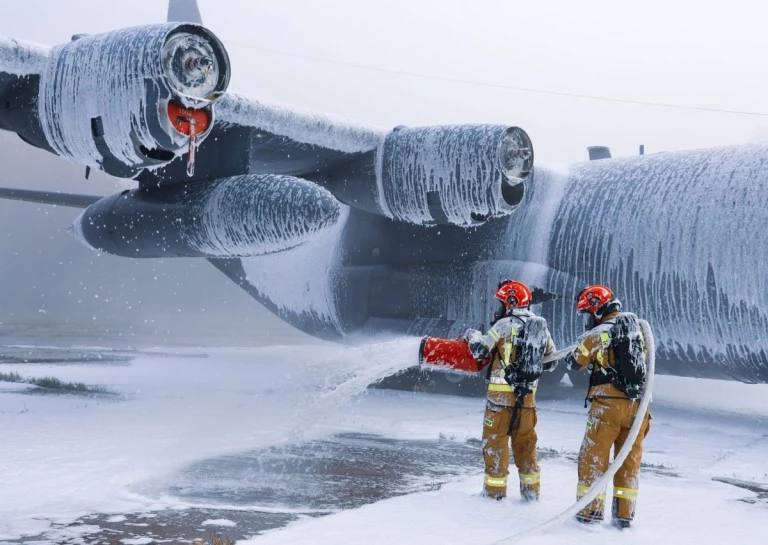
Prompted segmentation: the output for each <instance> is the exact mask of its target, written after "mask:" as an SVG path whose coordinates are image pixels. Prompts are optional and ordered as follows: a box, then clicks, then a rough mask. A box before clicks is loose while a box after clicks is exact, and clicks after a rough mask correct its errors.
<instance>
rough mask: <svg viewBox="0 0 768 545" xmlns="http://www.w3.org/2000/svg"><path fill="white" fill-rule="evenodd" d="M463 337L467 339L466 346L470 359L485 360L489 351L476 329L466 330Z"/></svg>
mask: <svg viewBox="0 0 768 545" xmlns="http://www.w3.org/2000/svg"><path fill="white" fill-rule="evenodd" d="M464 335H465V336H466V337H467V344H468V345H469V351H470V352H471V353H472V357H473V358H475V359H476V360H481V359H483V358H487V357H488V355H489V354H490V353H491V351H490V350H489V349H488V347H487V346H486V345H485V340H483V334H482V333H480V332H479V331H478V330H476V329H468V330H467V331H466V332H465V333H464Z"/></svg>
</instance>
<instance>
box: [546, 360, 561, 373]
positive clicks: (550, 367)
mask: <svg viewBox="0 0 768 545" xmlns="http://www.w3.org/2000/svg"><path fill="white" fill-rule="evenodd" d="M559 363H560V360H554V361H546V362H544V366H543V367H544V370H545V371H549V372H550V373H551V372H553V371H554V370H555V369H557V365H558V364H559Z"/></svg>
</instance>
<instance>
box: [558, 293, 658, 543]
mask: <svg viewBox="0 0 768 545" xmlns="http://www.w3.org/2000/svg"><path fill="white" fill-rule="evenodd" d="M576 309H577V312H578V313H580V314H584V315H585V317H586V320H587V323H586V328H587V331H586V333H584V334H583V335H582V336H581V337H580V338H579V340H578V342H577V345H576V348H575V349H574V351H573V353H572V354H571V355H570V356H569V361H568V362H566V366H567V367H568V368H569V369H571V368H577V369H580V370H584V369H587V370H590V371H591V374H590V380H589V385H590V386H589V391H588V393H587V399H586V400H585V407H586V401H587V400H588V401H590V402H591V407H590V410H589V417H588V419H587V429H586V432H585V434H584V439H583V441H582V444H581V450H580V451H579V482H578V485H577V492H576V495H577V498H581V497H582V496H584V495H585V494H586V493H587V491H588V490H589V487H590V486H591V485H592V483H593V482H595V481H596V480H597V479H598V478H600V476H601V475H602V474H603V473H605V471H606V470H607V468H608V463H609V458H610V450H611V447H613V448H614V456H615V455H616V454H617V453H618V452H619V450H621V447H622V446H623V445H624V442H625V440H626V438H627V434H628V433H629V429H630V427H631V426H632V423H633V421H634V419H635V415H636V412H637V409H638V406H639V404H640V403H639V401H640V400H639V398H638V397H639V396H638V395H637V394H638V388H640V389H641V388H642V385H643V384H644V382H643V381H644V375H642V376H641V377H640V379H639V380H638V378H637V377H634V380H636V381H638V384H635V385H634V388H633V386H632V384H631V381H630V380H629V379H626V380H625V378H624V377H623V376H622V372H621V371H622V370H623V369H625V365H622V364H621V363H620V361H617V357H616V354H617V353H618V352H619V349H618V348H617V346H618V345H617V344H616V343H615V341H614V342H612V336H614V337H616V336H617V335H618V334H617V333H616V331H617V330H616V328H614V325H615V324H616V322H617V321H619V320H621V318H620V317H621V316H627V315H628V316H631V317H634V319H635V320H636V317H635V316H634V314H629V313H622V312H621V301H619V300H618V299H617V298H615V297H614V295H613V292H612V291H611V289H610V288H608V287H606V286H600V285H594V286H588V287H586V288H584V289H583V290H582V291H581V292H580V293H579V295H578V296H577V297H576ZM621 321H622V323H623V320H621ZM635 338H636V339H637V343H638V349H637V350H636V352H639V354H638V356H639V357H640V358H644V352H645V341H644V339H643V338H642V332H640V331H639V329H638V330H637V331H636V335H635ZM622 353H623V352H622ZM624 359H625V360H628V359H630V358H629V357H625V358H624ZM642 362H643V363H644V359H642ZM643 369H644V367H643ZM623 374H625V375H629V374H631V373H630V372H626V373H623ZM627 392H629V393H627ZM650 418H651V415H650V411H647V412H646V414H645V415H644V416H643V423H642V426H641V428H640V432H639V434H638V435H637V438H636V439H635V442H634V444H633V445H632V449H631V451H630V453H629V456H627V459H626V460H625V461H624V463H623V464H622V466H621V468H620V469H619V470H618V472H617V473H616V475H615V476H614V478H613V504H612V515H613V518H612V524H613V525H615V526H617V527H618V528H621V529H624V528H629V527H630V525H631V523H632V519H633V518H634V515H635V501H636V499H637V489H638V474H639V472H640V461H641V458H642V455H643V439H644V438H645V436H646V435H647V434H648V431H649V429H650ZM604 501H605V494H604V493H603V494H601V495H599V496H598V497H597V498H596V499H595V500H594V501H593V502H592V503H591V504H590V505H588V506H587V507H586V508H584V509H582V510H581V511H579V513H578V514H577V515H576V519H577V520H578V521H579V522H582V523H585V524H599V523H600V521H602V519H603V504H604Z"/></svg>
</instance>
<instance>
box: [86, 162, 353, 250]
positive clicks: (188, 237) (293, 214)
mask: <svg viewBox="0 0 768 545" xmlns="http://www.w3.org/2000/svg"><path fill="white" fill-rule="evenodd" d="M340 212H341V211H340V208H339V204H338V202H337V201H336V199H334V198H333V196H332V195H331V194H330V193H328V191H326V190H325V189H323V188H321V187H319V186H317V185H315V184H313V183H311V182H307V181H306V180H301V179H299V178H293V177H291V176H280V175H272V174H250V175H244V176H234V177H232V178H224V179H220V180H209V181H205V182H191V183H184V184H171V185H168V186H161V187H148V188H142V189H134V190H131V191H124V192H122V193H119V194H117V195H112V196H110V197H105V198H103V199H101V200H100V201H97V202H95V203H94V204H92V205H91V206H89V207H88V208H86V209H85V210H84V211H83V213H82V214H81V215H80V216H79V217H78V218H77V219H76V220H75V222H74V223H73V225H72V227H71V232H72V234H74V235H75V237H77V238H78V239H79V240H80V241H81V242H83V243H85V244H86V245H88V246H90V247H92V248H94V249H96V250H100V251H103V252H105V253H108V254H113V255H119V256H123V257H208V258H217V257H218V258H223V257H246V256H256V255H262V254H267V253H272V252H278V251H281V250H285V249H288V248H291V247H294V246H298V245H299V244H302V243H304V242H307V241H309V240H310V239H312V238H313V237H315V236H317V235H319V234H320V233H322V232H324V231H325V230H326V229H328V228H330V227H332V226H333V225H334V224H335V223H336V222H337V221H338V219H339V216H340Z"/></svg>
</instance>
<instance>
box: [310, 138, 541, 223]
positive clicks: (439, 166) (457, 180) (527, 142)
mask: <svg viewBox="0 0 768 545" xmlns="http://www.w3.org/2000/svg"><path fill="white" fill-rule="evenodd" d="M532 168H533V145H532V144H531V139H530V138H529V137H528V135H527V134H526V133H525V131H524V130H522V129H520V128H518V127H508V126H505V125H446V126H435V127H397V128H395V129H394V130H393V131H391V132H390V133H389V134H387V135H386V136H385V137H384V138H383V139H382V141H381V144H380V145H379V147H378V148H377V149H376V150H375V151H374V152H372V153H370V154H365V155H363V156H361V157H359V158H358V159H356V160H354V161H352V162H351V163H349V164H345V165H343V167H341V168H338V169H336V170H335V171H331V172H330V174H329V175H328V176H326V177H321V178H320V179H319V182H320V183H323V184H324V185H325V186H326V187H328V188H329V189H330V191H331V192H332V193H333V194H334V195H335V196H336V197H337V198H338V199H339V200H341V201H342V202H344V203H346V204H348V205H350V206H352V207H354V208H359V209H361V210H365V211H366V212H370V213H372V214H376V215H378V216H385V217H388V218H391V219H393V220H396V221H401V222H405V223H410V224H415V225H435V224H452V225H460V226H463V227H468V226H473V225H479V224H481V223H484V222H485V221H487V220H488V219H490V218H493V217H498V216H504V215H508V214H511V213H512V212H513V211H514V210H515V209H516V208H517V207H518V206H519V205H520V202H521V201H522V200H523V196H524V194H525V184H524V181H525V179H526V178H527V177H528V174H529V173H530V172H531V170H532Z"/></svg>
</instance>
